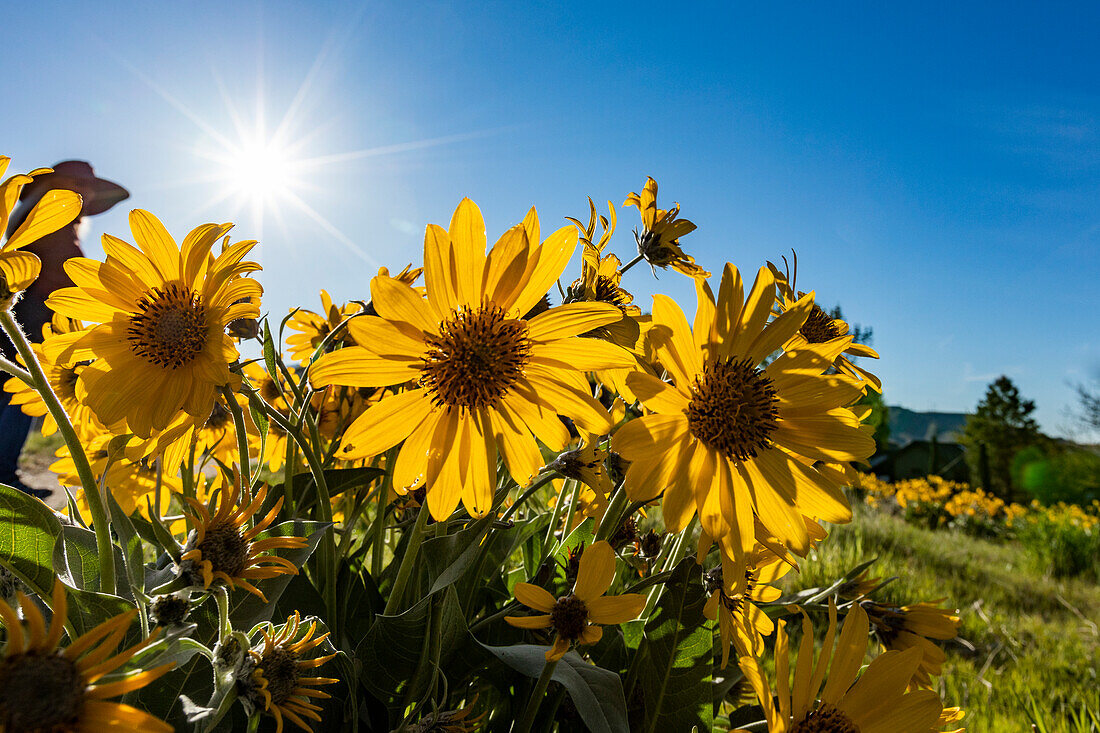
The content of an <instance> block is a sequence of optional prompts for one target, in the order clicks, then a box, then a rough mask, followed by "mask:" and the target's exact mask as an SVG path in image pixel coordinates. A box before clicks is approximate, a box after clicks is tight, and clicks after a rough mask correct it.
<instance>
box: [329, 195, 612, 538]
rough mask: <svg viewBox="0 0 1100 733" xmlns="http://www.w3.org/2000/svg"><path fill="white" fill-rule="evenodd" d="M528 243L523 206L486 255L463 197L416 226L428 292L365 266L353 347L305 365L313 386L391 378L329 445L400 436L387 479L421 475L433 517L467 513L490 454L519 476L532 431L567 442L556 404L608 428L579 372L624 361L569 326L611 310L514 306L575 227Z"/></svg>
mask: <svg viewBox="0 0 1100 733" xmlns="http://www.w3.org/2000/svg"><path fill="white" fill-rule="evenodd" d="M539 241H540V240H539V224H538V217H537V216H536V215H535V213H534V210H532V211H531V212H530V213H529V214H528V216H527V218H526V219H525V220H524V222H523V223H522V224H519V225H517V226H514V227H512V228H511V229H509V230H508V231H507V232H505V234H504V235H503V236H502V237H501V238H500V240H499V241H498V242H497V243H496V244H495V245H494V246H493V248H492V249H491V250H490V251H489V252H488V253H486V251H485V245H486V239H485V224H484V222H483V220H482V217H481V212H480V211H479V210H478V208H477V206H476V205H475V204H474V203H473V202H472V201H470V200H469V199H464V200H463V201H462V202H461V203H460V204H459V207H458V209H457V210H456V211H455V214H454V216H453V217H452V219H451V225H450V228H449V229H448V230H444V229H443V228H442V227H438V226H435V225H430V226H429V227H428V230H427V234H426V236H425V243H424V261H425V265H424V277H425V281H426V287H427V297H426V298H425V297H423V296H421V295H420V294H419V293H418V292H416V291H415V290H413V288H412V287H410V286H409V285H406V284H403V283H401V282H399V281H398V280H396V279H394V278H391V277H382V276H379V277H375V278H374V279H373V280H372V281H371V297H372V304H373V307H374V308H375V309H376V310H377V312H378V315H377V316H372V315H364V316H360V317H357V318H354V319H352V321H351V322H350V323H349V324H348V329H349V330H350V331H351V334H352V336H353V337H354V338H355V341H356V343H357V344H359V345H358V346H354V347H349V348H344V349H340V350H339V351H336V352H334V353H331V354H326V355H324V356H323V357H321V359H320V360H318V362H317V363H316V364H315V365H314V368H313V369H312V370H311V372H310V379H311V380H312V382H313V384H314V386H315V387H324V386H328V385H330V384H337V385H344V386H350V387H390V386H393V387H402V386H403V391H400V392H398V393H396V394H392V395H388V396H385V397H383V398H382V399H380V400H379V401H378V402H377V403H376V404H374V405H372V406H371V407H370V408H368V409H367V410H366V412H364V413H363V414H362V415H361V416H359V418H358V419H356V420H355V422H354V423H352V424H351V425H350V426H349V427H348V429H347V430H346V431H345V432H344V434H343V437H342V440H343V443H342V447H341V449H340V452H339V454H338V455H339V457H341V458H345V459H357V458H365V457H369V456H374V455H379V454H381V453H383V452H385V451H386V450H388V449H389V448H391V447H393V446H395V445H397V444H399V443H401V442H402V441H404V445H403V446H402V448H401V450H400V453H399V454H398V458H397V461H396V463H395V465H394V475H393V479H394V488H395V489H396V490H398V491H407V490H408V489H410V488H415V487H418V486H421V485H425V486H427V489H428V496H427V501H428V507H429V509H430V510H431V513H432V516H433V517H435V518H436V519H445V518H446V517H448V516H449V515H450V514H451V512H453V511H454V509H455V507H456V506H457V504H458V502H459V501H461V502H462V503H463V504H465V506H466V508H467V509H468V510H469V511H470V513H471V514H474V515H476V516H482V515H484V514H485V513H486V512H487V511H488V510H489V509H490V507H491V505H492V498H493V492H494V490H495V488H496V485H497V478H496V472H497V454H498V452H499V453H500V454H502V455H503V458H504V464H505V466H506V467H507V469H508V471H509V473H511V475H512V477H513V478H515V479H516V481H517V482H518V483H519V484H520V485H521V486H522V485H526V484H527V483H528V482H529V481H530V480H531V478H532V477H534V475H535V474H536V473H537V472H538V470H539V469H540V468H541V467H542V464H543V459H542V455H541V453H540V452H539V449H538V447H537V446H536V444H535V439H534V437H535V436H537V437H538V438H539V439H541V440H542V442H543V443H545V444H546V445H547V446H549V447H550V448H551V449H552V450H556V451H557V450H561V449H562V448H563V447H564V446H565V444H566V443H567V442H568V440H569V434H568V431H567V430H566V429H565V426H564V425H563V424H562V423H561V421H560V420H559V419H558V414H559V413H560V414H562V415H566V416H568V417H570V418H572V419H573V421H574V422H575V423H576V424H577V425H578V427H580V428H581V429H584V430H588V431H590V432H592V433H596V434H605V433H607V432H608V431H609V430H610V428H611V423H610V419H609V417H608V415H607V412H606V410H605V409H604V408H603V407H602V406H601V405H600V404H599V402H597V401H596V400H595V398H593V397H592V394H591V389H590V387H589V385H588V381H587V379H585V376H584V372H586V371H590V370H594V369H602V368H607V367H616V366H629V365H630V363H631V362H630V360H629V358H628V356H627V354H626V352H624V351H623V350H621V349H619V348H618V347H616V346H614V345H612V344H609V343H606V342H603V341H597V340H594V339H583V340H582V339H577V338H574V337H575V336H576V335H577V334H580V333H584V332H586V331H590V330H591V329H593V328H598V327H600V326H603V325H606V324H608V323H611V322H613V321H615V320H618V318H619V317H620V315H621V312H620V311H619V310H618V309H617V308H615V307H614V306H611V305H607V304H603V303H573V304H569V305H563V306H560V307H557V308H551V309H549V310H547V311H545V312H542V313H540V314H539V315H537V316H534V317H532V318H530V319H528V318H525V317H524V316H525V315H526V314H527V313H528V312H529V311H530V310H531V309H532V307H533V306H535V305H536V304H537V303H538V302H539V301H540V300H541V299H542V298H543V296H544V295H545V294H546V293H547V291H548V290H549V288H550V286H551V285H552V284H553V282H554V281H555V280H556V279H557V278H558V277H559V276H560V275H561V273H562V270H563V269H564V268H565V265H566V263H567V262H568V260H569V257H570V255H571V254H572V252H573V250H574V249H575V248H576V242H577V235H576V231H575V230H574V229H573V228H572V227H563V228H562V229H560V230H558V231H557V232H555V233H554V234H552V235H550V237H548V238H547V240H546V241H545V242H542V243H541V244H539Z"/></svg>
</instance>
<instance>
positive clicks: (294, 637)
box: [237, 611, 339, 733]
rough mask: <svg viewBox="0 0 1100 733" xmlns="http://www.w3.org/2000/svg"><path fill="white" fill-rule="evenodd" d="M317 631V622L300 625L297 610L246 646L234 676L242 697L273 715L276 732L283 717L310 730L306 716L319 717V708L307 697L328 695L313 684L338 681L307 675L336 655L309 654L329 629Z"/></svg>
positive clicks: (321, 641)
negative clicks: (258, 642) (245, 654)
mask: <svg viewBox="0 0 1100 733" xmlns="http://www.w3.org/2000/svg"><path fill="white" fill-rule="evenodd" d="M303 630H304V631H303ZM300 631H302V633H301V634H299V632H300ZM316 631H317V622H316V621H311V622H310V623H309V626H308V627H306V626H303V625H302V623H301V619H300V617H299V616H298V612H297V611H295V612H294V615H293V616H291V617H289V618H288V619H287V620H286V623H285V624H284V625H283V627H282V628H281V629H279V630H278V631H274V630H271V629H264V630H263V632H262V633H263V644H262V646H258V647H256V648H253V649H250V650H249V652H248V657H247V659H246V660H245V664H244V669H243V670H242V671H241V673H240V674H239V675H238V677H237V689H238V690H239V692H240V694H241V697H242V698H244V700H245V701H246V702H247V703H248V705H250V706H251V707H253V708H256V709H259V710H262V711H264V712H266V713H268V714H269V715H271V716H272V717H273V718H275V725H276V731H277V732H278V733H282V730H283V719H284V718H285V719H287V720H290V721H291V722H292V723H294V724H295V725H297V726H298V727H299V728H301V729H302V730H306V731H309V730H312V728H311V727H310V725H309V723H307V722H306V721H305V719H306V718H309V719H311V720H315V721H320V720H321V715H320V710H321V708H320V707H319V706H318V705H315V704H313V703H312V702H310V700H311V699H326V698H329V697H331V695H329V694H328V693H327V692H322V691H321V690H318V689H315V688H317V687H319V686H321V685H330V684H333V683H335V682H339V680H336V679H332V678H331V677H308V676H306V675H308V674H310V672H309V670H313V669H316V668H317V667H320V666H321V665H322V664H324V663H325V662H327V661H329V660H330V659H332V658H333V657H335V656H336V654H335V653H333V654H325V655H322V656H314V657H311V656H310V655H309V652H310V651H312V650H313V649H315V648H317V647H318V646H320V645H321V644H323V643H324V642H325V640H326V639H328V632H325V633H324V634H321V635H320V636H314V634H315V633H316Z"/></svg>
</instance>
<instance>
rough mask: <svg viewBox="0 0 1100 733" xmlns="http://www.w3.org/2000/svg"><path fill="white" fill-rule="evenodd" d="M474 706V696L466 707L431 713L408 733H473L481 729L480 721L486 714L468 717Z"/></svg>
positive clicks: (475, 699)
mask: <svg viewBox="0 0 1100 733" xmlns="http://www.w3.org/2000/svg"><path fill="white" fill-rule="evenodd" d="M476 704H477V696H476V695H475V696H474V699H473V700H472V701H470V704H469V705H467V706H466V707H463V708H459V709H458V710H442V711H440V712H432V713H430V714H429V715H428V716H427V717H425V718H422V719H420V720H419V721H417V722H416V724H414V725H413V726H412V727H411V728H409V733H475V731H478V730H480V729H481V724H482V721H483V720H484V719H485V716H486V714H487V713H485V712H483V713H482V714H481V715H476V716H474V717H470V716H471V715H473V713H474V705H476Z"/></svg>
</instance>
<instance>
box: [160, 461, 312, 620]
mask: <svg viewBox="0 0 1100 733" xmlns="http://www.w3.org/2000/svg"><path fill="white" fill-rule="evenodd" d="M225 488H226V487H224V486H223V487H221V488H219V489H215V490H214V492H213V493H212V494H211V497H210V500H209V502H208V503H207V504H206V505H205V506H204V505H203V504H201V503H200V502H198V501H197V500H195V499H192V498H191V497H185V498H186V500H187V503H188V504H189V505H190V507H191V509H192V513H187V512H185V514H186V516H187V517H188V519H190V521H191V524H192V525H193V527H194V531H193V532H192V533H191V535H190V536H189V537H188V539H187V545H186V546H185V547H184V548H183V554H182V555H181V556H180V565H179V575H180V577H181V578H184V579H185V580H187V581H188V582H189V583H191V584H192V585H195V586H199V587H202V588H209V587H210V586H211V584H212V583H213V582H214V581H215V580H221V581H223V582H224V583H226V584H227V585H228V586H229V587H231V588H232V587H236V586H241V587H242V588H244V589H245V590H247V591H249V592H251V593H255V594H256V595H257V596H259V597H260V598H262V599H263V600H265V601H266V600H267V599H266V597H265V596H264V594H263V592H262V591H260V589H259V588H257V587H256V586H255V585H253V584H252V582H253V581H256V580H263V579H267V578H274V577H276V576H278V575H297V574H298V567H297V566H296V565H295V564H294V563H292V562H291V561H290V560H288V559H286V558H285V557H279V556H278V555H271V554H267V553H269V552H270V551H271V550H276V549H295V548H301V547H305V546H306V540H305V539H304V538H302V537H266V538H263V539H257V537H258V536H259V535H260V533H261V532H263V531H264V530H265V529H267V528H268V527H269V526H270V525H271V523H272V522H273V521H274V520H275V517H277V516H278V514H279V511H280V510H281V509H282V508H283V499H282V497H280V498H279V500H278V501H276V502H275V506H273V507H272V508H271V511H270V512H268V513H267V516H265V517H264V518H263V519H261V520H260V521H258V522H256V523H255V524H253V525H252V527H251V528H249V527H248V523H249V522H250V521H251V520H252V518H253V516H254V515H255V514H256V512H258V511H259V510H260V507H261V506H263V503H264V498H266V497H267V485H266V484H265V485H262V486H261V487H260V488H259V489H258V490H257V491H256V496H255V497H252V496H250V494H249V492H248V491H247V490H243V491H242V488H241V480H240V476H239V475H238V476H237V477H236V479H235V480H234V481H233V488H232V490H231V491H226V490H225Z"/></svg>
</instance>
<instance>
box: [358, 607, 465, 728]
mask: <svg viewBox="0 0 1100 733" xmlns="http://www.w3.org/2000/svg"><path fill="white" fill-rule="evenodd" d="M438 597H439V594H436V595H431V596H427V597H425V598H422V599H420V601H419V602H418V603H417V604H416V605H415V606H413V607H412V608H410V609H409V610H407V611H405V612H404V613H400V614H398V615H396V616H384V615H379V616H376V617H375V621H374V625H373V626H372V627H371V629H370V631H368V632H367V635H366V636H365V637H364V638H363V641H362V642H360V644H359V647H358V648H357V649H356V650H355V656H356V657H357V658H358V659H359V661H360V662H361V663H362V668H363V675H362V677H361V680H362V682H363V685H364V686H365V687H366V688H367V690H368V691H370V693H371V694H372V695H374V696H375V697H377V698H378V699H380V700H382V701H384V702H386V703H387V704H388V705H390V706H391V707H394V706H399V705H400V704H401V702H402V699H403V698H404V696H405V694H406V693H407V692H408V690H407V689H405V688H406V687H407V685H408V683H409V681H410V680H412V679H413V678H414V677H415V676H416V672H417V669H418V667H419V666H420V664H421V659H422V657H423V656H424V654H425V653H426V649H427V646H426V644H425V642H426V640H427V638H428V634H429V631H430V624H429V618H430V616H431V608H432V602H433V599H434V598H438ZM437 602H441V603H442V604H443V608H442V609H441V613H440V614H439V617H440V628H439V634H440V639H439V649H440V652H439V664H440V666H441V667H443V668H446V667H447V664H448V661H449V660H450V659H451V658H452V657H453V656H454V655H455V654H456V653H457V652H458V651H459V650H461V649H462V648H463V647H464V646H465V645H466V643H467V640H468V639H469V638H470V635H469V631H468V630H467V628H466V620H465V618H464V617H463V615H462V608H461V606H460V605H459V603H458V597H457V595H456V594H455V591H454V588H452V587H448V588H447V589H446V590H444V591H443V592H442V598H441V600H440V601H437ZM415 693H416V691H414V694H415Z"/></svg>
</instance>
